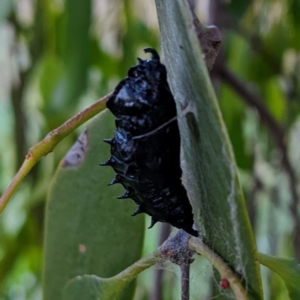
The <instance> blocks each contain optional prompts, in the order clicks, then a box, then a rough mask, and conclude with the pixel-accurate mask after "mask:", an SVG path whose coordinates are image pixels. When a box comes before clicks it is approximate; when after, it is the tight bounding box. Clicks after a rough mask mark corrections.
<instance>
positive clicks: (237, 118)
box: [219, 84, 252, 170]
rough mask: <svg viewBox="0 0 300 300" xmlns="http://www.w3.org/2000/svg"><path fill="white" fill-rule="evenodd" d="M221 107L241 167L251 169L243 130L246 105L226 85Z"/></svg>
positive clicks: (222, 89)
mask: <svg viewBox="0 0 300 300" xmlns="http://www.w3.org/2000/svg"><path fill="white" fill-rule="evenodd" d="M219 95H220V99H221V100H220V102H219V104H220V108H221V111H222V114H223V117H224V121H225V124H226V127H227V130H228V133H229V137H230V140H231V143H232V146H233V149H234V150H235V152H234V154H235V159H236V162H237V165H238V167H239V168H242V169H248V170H250V169H251V166H252V158H251V156H250V154H251V153H247V149H246V140H245V136H244V132H243V121H244V118H245V106H244V104H243V103H242V102H241V101H240V99H239V97H238V96H237V95H236V93H234V92H233V91H232V90H231V89H229V88H228V87H227V86H226V85H224V84H222V86H221V89H220V93H219Z"/></svg>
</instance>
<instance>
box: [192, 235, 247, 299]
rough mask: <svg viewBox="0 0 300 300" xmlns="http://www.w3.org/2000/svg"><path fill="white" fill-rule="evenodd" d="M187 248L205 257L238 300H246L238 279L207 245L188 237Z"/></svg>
mask: <svg viewBox="0 0 300 300" xmlns="http://www.w3.org/2000/svg"><path fill="white" fill-rule="evenodd" d="M189 247H190V249H192V250H194V251H195V252H196V253H198V254H199V255H202V256H203V257H205V258H206V259H207V260H209V262H210V263H211V264H212V265H213V266H214V267H215V268H216V269H217V270H218V272H219V273H220V276H221V278H222V279H226V280H227V281H228V282H229V285H230V287H231V289H232V291H233V293H234V295H235V297H236V299H238V300H247V299H248V298H247V294H246V291H245V289H244V287H243V286H242V283H241V281H240V279H239V277H238V276H237V275H236V274H235V273H234V272H233V271H232V270H231V269H230V267H229V266H228V265H227V264H226V263H225V262H224V261H223V259H222V258H221V257H220V256H219V255H217V254H216V253H214V252H213V251H212V250H211V249H210V248H209V247H208V246H207V245H205V244H204V243H203V242H202V241H200V240H199V239H197V238H195V237H190V239H189Z"/></svg>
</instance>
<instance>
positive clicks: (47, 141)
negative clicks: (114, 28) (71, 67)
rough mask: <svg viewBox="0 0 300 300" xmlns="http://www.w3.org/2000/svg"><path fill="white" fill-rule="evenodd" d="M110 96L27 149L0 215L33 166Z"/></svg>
mask: <svg viewBox="0 0 300 300" xmlns="http://www.w3.org/2000/svg"><path fill="white" fill-rule="evenodd" d="M110 95H111V94H108V95H106V96H104V97H103V98H101V99H99V100H98V101H97V102H96V103H94V104H92V105H91V106H89V107H88V108H86V109H84V110H83V111H81V112H79V113H78V114H76V115H75V116H74V117H72V118H71V119H69V120H68V121H66V122H65V123H63V124H62V125H61V126H59V127H58V128H56V129H54V130H53V131H51V132H50V133H48V134H47V135H46V137H45V138H44V139H43V140H42V141H40V142H39V143H38V144H36V145H35V146H33V147H32V148H30V149H29V151H28V153H27V154H26V157H25V160H24V162H23V164H22V166H21V168H20V169H19V171H18V173H17V174H16V175H15V177H14V178H13V180H12V182H11V183H10V185H9V186H8V188H7V189H6V190H5V191H4V193H3V195H2V196H1V198H0V213H1V212H2V211H3V210H4V208H5V206H6V205H7V203H8V201H9V200H10V198H11V197H12V196H13V195H14V193H15V192H16V190H17V188H18V187H19V185H20V183H21V182H22V180H23V178H24V177H25V176H26V175H27V174H28V173H29V171H30V170H31V169H32V168H33V167H34V166H35V164H36V163H37V162H38V161H39V160H40V159H41V158H42V157H43V156H46V155H47V154H49V153H50V152H52V151H53V150H54V149H55V147H56V146H57V144H58V143H59V142H60V141H61V140H63V139H64V138H65V137H66V136H67V135H69V134H70V133H71V132H73V131H74V130H75V129H76V128H77V127H79V126H80V125H82V124H84V123H85V122H86V121H88V120H89V119H91V118H92V117H94V116H95V115H97V114H98V113H99V112H101V111H103V110H104V109H105V103H106V101H107V100H108V98H109V97H110Z"/></svg>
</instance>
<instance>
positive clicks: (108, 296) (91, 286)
mask: <svg viewBox="0 0 300 300" xmlns="http://www.w3.org/2000/svg"><path fill="white" fill-rule="evenodd" d="M126 284H127V283H126V281H123V280H120V279H105V278H100V277H97V276H95V275H84V276H77V277H76V278H73V279H71V280H70V281H68V283H67V284H66V286H65V288H64V291H63V300H78V299H84V300H118V299H120V296H121V294H122V292H123V290H124V288H125V286H126Z"/></svg>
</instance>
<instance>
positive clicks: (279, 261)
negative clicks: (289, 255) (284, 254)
mask: <svg viewBox="0 0 300 300" xmlns="http://www.w3.org/2000/svg"><path fill="white" fill-rule="evenodd" d="M257 258H258V260H259V262H260V263H261V264H262V265H264V266H266V267H268V268H269V269H271V270H272V271H273V272H275V273H277V274H278V275H279V276H280V277H281V278H282V279H283V281H284V282H285V285H286V288H287V289H288V291H289V296H290V299H291V300H299V296H300V266H299V264H298V263H297V262H296V261H295V260H294V259H286V258H279V257H275V256H270V255H266V254H263V253H258V254H257Z"/></svg>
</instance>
